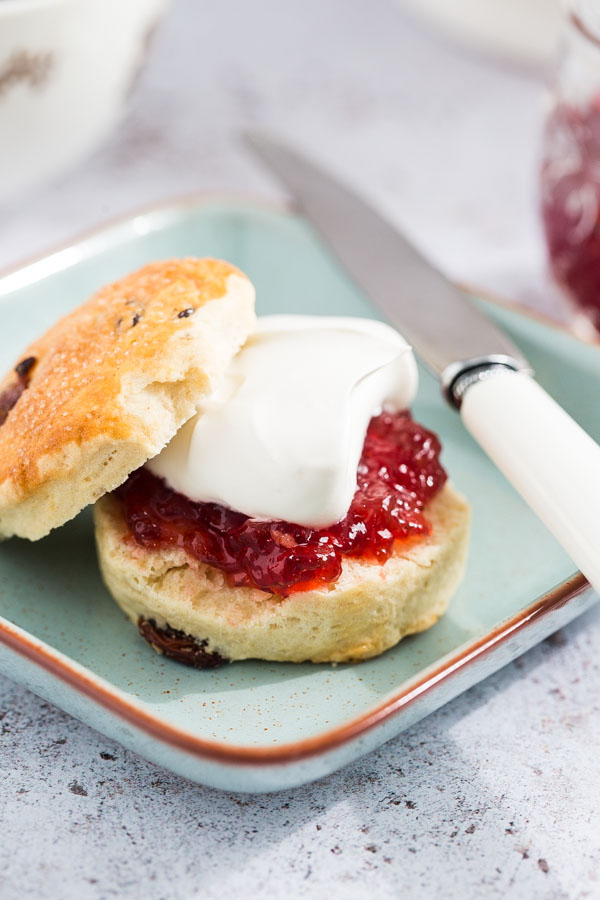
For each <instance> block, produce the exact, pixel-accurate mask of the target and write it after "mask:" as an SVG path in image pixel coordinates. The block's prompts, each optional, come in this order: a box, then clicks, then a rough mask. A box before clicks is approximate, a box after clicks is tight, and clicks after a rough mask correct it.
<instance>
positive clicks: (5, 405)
mask: <svg viewBox="0 0 600 900" xmlns="http://www.w3.org/2000/svg"><path fill="white" fill-rule="evenodd" d="M254 325H255V314H254V288H253V286H252V284H251V283H250V281H249V280H248V279H247V278H246V276H245V275H243V273H242V272H240V271H239V270H238V269H236V268H235V267H234V266H232V265H230V264H229V263H226V262H222V261H220V260H214V259H181V260H178V259H173V260H168V261H166V262H155V263H150V264H149V265H147V266H144V267H143V268H142V269H139V270H138V271H137V272H133V273H132V274H130V275H127V276H126V277H124V278H121V279H120V280H119V281H116V282H114V283H112V284H109V285H107V286H106V287H104V288H102V289H101V290H100V291H98V293H97V294H95V295H94V296H93V297H91V298H90V299H89V300H87V301H86V302H85V303H83V304H82V305H80V306H78V307H77V308H75V309H74V310H73V311H72V312H71V313H69V314H68V315H66V316H64V317H63V318H62V319H60V320H59V321H58V322H57V323H56V324H55V325H53V326H52V327H51V328H50V329H49V330H48V331H47V332H46V334H44V335H43V336H42V337H40V338H39V339H38V340H36V341H34V342H33V343H32V344H31V345H30V346H29V347H27V348H26V349H25V350H24V351H23V352H22V353H21V354H20V355H19V357H18V359H17V362H16V363H15V365H14V368H13V369H12V370H11V371H10V372H8V373H7V374H6V376H5V377H4V378H3V379H2V380H0V538H7V537H12V536H13V535H15V536H18V537H24V538H29V539H30V540H38V539H39V538H41V537H44V536H45V535H46V534H48V532H49V531H51V530H52V529H53V528H56V527H58V526H59V525H62V524H64V523H65V522H67V521H68V520H69V519H72V518H73V517H74V516H75V515H77V513H78V512H80V510H82V509H83V508H84V507H85V506H87V505H89V504H90V503H93V502H95V501H96V500H97V499H98V498H99V497H101V496H102V495H103V494H105V493H107V492H109V491H111V490H113V489H114V488H116V487H117V486H118V485H119V484H121V483H122V482H123V481H124V480H125V479H126V478H127V476H128V475H129V473H130V472H132V471H134V470H135V469H138V468H139V467H140V466H142V465H143V464H144V463H145V462H146V461H147V460H148V459H150V458H151V457H152V456H154V455H156V454H157V453H158V452H159V451H160V450H161V449H162V448H163V447H164V446H165V445H166V444H167V443H168V442H169V441H170V440H171V438H172V437H173V436H174V435H175V433H176V432H177V431H178V430H179V428H180V427H181V426H182V425H183V424H184V423H185V422H186V421H187V420H188V419H189V418H191V416H193V415H194V413H195V412H196V409H197V404H198V402H199V400H201V399H202V398H203V397H206V396H207V394H209V393H210V392H211V390H212V389H213V387H214V385H215V384H216V383H217V382H218V380H219V379H220V378H221V377H222V375H223V373H224V372H225V370H226V369H227V367H228V366H229V364H230V362H231V359H232V358H233V356H234V355H235V354H236V353H237V351H238V350H239V348H240V347H241V346H242V344H243V343H244V342H245V341H246V338H247V337H248V335H249V334H250V332H251V331H252V330H253V329H254Z"/></svg>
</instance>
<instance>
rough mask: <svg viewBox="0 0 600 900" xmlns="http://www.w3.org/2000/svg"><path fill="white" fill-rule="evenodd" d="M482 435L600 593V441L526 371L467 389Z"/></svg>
mask: <svg viewBox="0 0 600 900" xmlns="http://www.w3.org/2000/svg"><path fill="white" fill-rule="evenodd" d="M460 413H461V417H462V420H463V422H464V424H465V426H466V427H467V429H468V430H469V431H470V432H471V434H472V435H473V437H474V438H475V440H476V441H477V442H478V443H479V444H480V445H481V446H482V447H483V449H484V450H485V451H486V453H487V454H488V456H489V457H490V458H491V459H492V460H493V461H494V462H495V463H496V465H497V466H498V468H499V469H500V471H501V472H503V474H504V475H505V476H506V478H507V479H508V480H509V481H510V482H511V483H512V485H513V486H514V487H515V488H516V489H517V491H518V492H519V493H520V494H521V496H522V497H523V499H524V500H525V501H526V502H527V503H528V504H529V506H531V508H532V509H533V510H534V512H536V513H537V515H538V516H539V518H540V519H541V520H542V522H543V523H544V524H545V525H546V526H547V528H548V529H549V530H550V531H551V532H552V534H553V535H554V537H555V538H556V539H557V540H558V542H559V543H560V544H562V546H563V547H564V549H565V550H566V551H567V553H568V554H569V555H570V556H571V558H572V559H573V561H574V562H575V563H576V565H577V566H578V567H579V568H580V569H581V571H582V572H583V574H584V575H585V577H586V578H587V579H588V581H589V582H590V583H591V584H592V586H593V587H594V588H595V590H596V591H600V446H599V445H598V444H597V443H596V442H595V441H594V440H592V438H591V437H590V436H589V435H588V434H586V432H585V431H584V430H583V428H580V426H579V425H578V424H577V423H576V422H575V421H574V420H573V419H572V418H571V417H570V416H569V415H568V414H567V413H566V412H565V411H564V409H562V407H560V406H559V405H558V403H556V402H555V401H554V400H553V399H552V398H551V397H550V396H549V395H548V394H547V393H546V391H545V390H544V389H543V388H542V387H540V385H539V384H538V383H537V382H536V381H534V380H533V378H531V377H530V376H529V375H527V374H525V373H524V372H514V371H511V370H510V369H503V370H501V371H500V372H499V373H498V374H495V375H494V376H493V377H490V378H487V379H485V380H483V381H478V382H476V383H475V384H473V385H471V386H470V387H469V388H467V390H466V392H465V395H464V397H463V400H462V405H461V408H460Z"/></svg>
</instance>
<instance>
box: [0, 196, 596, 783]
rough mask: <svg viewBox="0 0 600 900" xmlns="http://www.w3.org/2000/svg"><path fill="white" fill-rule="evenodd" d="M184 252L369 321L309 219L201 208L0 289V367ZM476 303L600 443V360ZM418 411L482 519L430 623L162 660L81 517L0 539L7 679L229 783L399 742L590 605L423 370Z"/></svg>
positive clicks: (28, 272)
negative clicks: (338, 645) (338, 656)
mask: <svg viewBox="0 0 600 900" xmlns="http://www.w3.org/2000/svg"><path fill="white" fill-rule="evenodd" d="M184 255H195V256H205V255H213V256H219V257H224V258H226V259H228V260H231V261H232V262H234V263H237V264H238V265H239V266H240V267H241V268H242V269H244V271H245V272H247V274H248V275H249V276H250V278H251V279H252V281H253V282H254V284H255V285H256V288H257V296H258V309H259V312H260V313H271V312H300V313H327V314H337V315H355V316H356V315H358V316H376V315H377V314H376V312H375V311H374V310H373V308H372V307H371V306H370V305H369V303H368V301H367V300H366V299H365V297H364V296H363V295H362V294H361V293H360V291H359V290H357V288H356V287H355V286H354V285H353V284H352V283H351V282H350V281H349V280H348V278H347V277H346V276H345V275H344V273H343V272H342V271H341V270H340V269H339V267H338V266H337V264H336V263H335V261H334V260H333V258H332V257H331V255H330V254H329V253H328V251H327V250H326V249H325V247H324V246H323V245H322V244H321V243H320V241H319V240H318V239H317V238H316V237H315V234H314V233H313V232H312V231H311V229H310V228H309V227H308V226H307V225H306V224H305V223H304V222H303V221H302V220H300V219H298V218H297V217H295V216H293V215H291V214H289V213H286V212H284V211H280V210H277V211H276V210H272V209H267V208H264V207H261V206H259V205H256V204H251V203H247V204H243V203H239V202H236V203H232V202H227V201H219V200H208V201H207V200H195V201H193V202H189V203H184V204H179V205H176V206H172V207H169V208H167V209H161V210H155V211H153V212H150V213H145V214H142V215H137V216H135V217H133V218H131V219H129V220H127V221H125V222H122V223H120V224H117V225H112V226H110V227H108V228H105V229H103V230H101V231H99V232H97V233H96V234H94V235H92V236H91V237H88V238H86V239H84V240H82V241H80V242H78V243H76V244H73V245H72V246H70V247H68V248H65V249H63V250H61V251H59V252H57V253H54V254H52V255H50V256H47V257H45V258H44V259H41V260H38V261H36V262H34V263H31V264H29V265H27V266H25V267H22V268H21V269H19V270H17V271H14V272H12V273H9V274H8V275H6V276H5V277H4V278H2V279H0V312H1V316H2V320H1V321H2V332H1V334H2V336H1V341H0V342H1V348H0V368H1V369H5V368H7V367H8V366H10V365H12V364H14V361H15V359H17V358H18V355H19V351H20V350H21V349H22V348H23V347H24V346H25V345H26V344H27V342H28V341H29V340H30V339H31V338H33V337H34V336H35V335H37V334H38V333H39V332H40V331H43V330H44V329H45V328H46V327H47V326H48V325H50V324H51V323H52V322H53V321H54V320H55V319H56V317H57V316H58V315H59V314H61V313H63V312H65V311H67V310H69V309H71V308H72V307H73V306H75V305H77V304H79V303H80V302H81V301H82V300H83V299H85V297H86V296H87V295H88V294H89V293H90V292H92V291H93V290H95V289H96V288H98V287H100V286H101V285H102V284H104V283H105V282H107V281H110V280H111V279H114V278H117V277H118V276H120V275H123V274H124V273H125V272H128V271H129V270H131V269H135V268H136V267H138V266H140V265H141V264H142V263H145V262H147V261H149V260H153V259H160V258H165V257H168V256H184ZM484 306H485V307H486V309H487V311H488V312H489V313H490V315H492V316H493V318H495V319H496V320H497V321H498V322H499V323H500V324H501V325H503V326H504V327H505V328H506V329H507V330H508V331H509V332H510V334H511V335H512V337H513V338H514V339H515V340H516V341H517V343H518V344H520V345H521V347H522V348H523V350H524V351H525V353H526V355H527V356H528V357H529V359H530V360H531V362H532V363H533V365H534V367H535V369H536V370H537V373H538V377H539V380H540V381H541V383H542V384H543V385H544V386H545V387H546V388H547V389H548V390H549V391H550V393H552V394H554V396H555V397H556V398H557V399H558V400H559V402H560V403H562V404H563V405H564V406H565V407H566V408H567V409H568V410H569V412H570V413H571V414H572V415H573V416H574V417H575V418H576V419H577V420H578V421H579V422H581V424H582V425H583V426H584V427H585V428H586V429H587V430H588V431H590V432H591V433H592V434H593V436H594V437H595V438H596V439H600V412H599V407H598V403H597V397H598V392H599V390H600V349H598V348H595V347H591V346H586V345H584V344H582V343H580V342H578V341H576V340H575V339H573V338H571V337H570V336H568V335H567V334H566V333H563V332H561V331H560V330H558V329H556V328H553V327H550V326H548V325H546V324H543V323H541V322H539V321H534V320H533V319H531V318H528V317H525V316H523V315H521V314H519V313H517V312H515V311H510V310H508V309H506V308H502V307H499V306H497V305H493V304H489V303H487V304H484ZM415 413H416V416H417V417H418V418H419V419H421V420H422V421H423V422H425V423H426V424H427V425H429V426H430V427H431V428H433V429H434V430H435V431H437V432H438V433H439V434H440V435H441V437H442V440H443V443H444V446H445V451H444V460H445V463H446V465H447V468H448V469H449V471H450V472H451V473H452V478H453V480H454V482H455V483H456V484H457V486H458V487H459V488H460V489H461V490H462V491H463V492H464V493H465V494H466V495H467V497H468V498H469V500H470V501H471V503H472V505H473V511H474V517H473V537H472V544H471V553H470V560H469V565H468V571H467V575H466V578H465V580H464V583H463V585H462V586H461V588H460V590H459V592H458V594H457V595H456V597H455V599H454V601H453V603H452V605H451V608H450V610H449V612H448V613H447V614H446V616H444V618H443V619H442V620H441V621H440V622H439V623H438V624H437V625H436V626H435V627H434V628H432V629H431V630H430V631H427V632H426V633H424V634H421V635H418V636H416V637H412V638H408V639H406V640H405V641H403V642H402V643H401V644H400V645H399V646H398V647H396V648H395V649H393V650H391V651H389V652H388V653H386V654H384V655H383V656H381V657H379V658H378V659H375V660H373V661H370V662H365V663H362V664H360V665H356V666H338V667H337V668H332V667H329V666H313V665H283V664H277V665H274V664H269V663H260V662H245V663H236V664H233V665H230V666H226V667H225V668H222V669H219V670H216V671H207V672H201V671H195V670H190V669H186V668H184V667H183V666H180V665H178V664H177V663H174V662H170V661H169V660H166V659H164V658H163V657H159V656H157V655H156V654H155V653H154V652H153V651H152V650H151V649H150V647H149V646H148V645H147V644H146V643H145V642H144V641H143V640H142V639H141V638H140V637H139V635H138V634H137V632H136V630H135V628H133V627H132V626H131V625H130V624H129V623H128V622H127V621H126V620H125V618H124V616H123V614H122V613H121V612H120V611H119V609H118V608H117V607H116V606H115V604H114V603H113V602H112V600H111V599H110V597H109V596H108V594H107V592H106V590H105V589H104V587H103V586H102V583H101V581H100V577H99V575H98V569H97V567H96V560H95V555H94V545H93V539H92V527H91V518H90V514H89V511H85V512H84V513H82V514H81V515H80V516H79V517H78V518H77V519H76V520H75V521H74V522H72V523H70V524H69V525H67V526H65V527H64V528H61V529H59V530H58V531H56V532H54V533H53V534H51V535H50V536H49V537H48V538H46V539H45V540H43V541H40V542H39V543H35V544H31V543H28V542H27V541H20V540H11V541H8V542H6V543H5V544H3V545H2V546H1V547H0V612H2V614H3V616H4V618H3V619H1V620H0V671H2V672H3V673H5V674H7V675H9V676H10V677H11V678H13V679H14V680H15V681H19V682H21V683H22V684H25V685H26V686H27V687H29V688H30V689H31V690H33V691H35V692H36V693H37V694H39V695H40V696H42V697H45V698H46V699H48V700H50V701H51V702H53V703H55V704H57V705H58V706H60V707H62V708H63V709H65V710H67V711H68V712H69V713H71V714H72V715H74V716H77V717H78V718H80V719H82V720H83V721H85V722H87V723H89V724H90V725H92V726H94V727H95V728H97V729H98V730H99V731H102V732H103V733H104V734H107V735H109V736H111V737H113V738H116V739H117V740H118V741H120V742H121V743H123V744H124V745H125V746H127V747H130V748H131V749H133V750H136V751H137V752H139V753H140V754H142V755H143V756H145V757H147V758H148V759H150V760H153V761H154V762H156V763H159V764H160V765H163V766H165V767H167V768H169V769H172V770H173V771H175V772H178V773H181V774H182V775H185V776H187V777H188V778H191V779H193V780H195V781H199V782H203V783H205V784H210V785H214V786H216V787H224V788H228V789H232V790H243V791H265V790H275V789H278V788H283V787H290V786H293V785H297V784H300V783H302V782H306V781H310V780H312V779H315V778H319V777H320V776H322V775H325V774H327V773H329V772H332V771H333V770H335V769H337V768H339V767H341V766H343V765H345V764H346V763H348V762H350V761H351V760H353V759H356V758H357V757H358V756H360V755H361V754H363V753H366V752H367V751H369V750H371V749H373V748H374V747H376V746H378V745H379V744H381V743H382V742H383V741H386V740H388V739H389V738H391V737H393V736H394V735H396V734H398V732H400V731H401V730H402V729H403V728H406V727H407V726H409V725H412V724H413V723H414V722H416V721H417V720H418V719H420V718H422V717H423V716H425V715H427V713H429V712H431V711H432V710H434V709H436V708H437V707H439V706H441V704H443V703H446V702H447V701H448V700H450V699H451V698H452V697H454V696H456V695H457V694H458V693H459V692H461V691H463V690H465V689H466V688H468V687H470V686H471V685H472V684H474V683H475V682H477V681H479V680H481V679H482V678H484V677H485V676H486V675H488V674H490V673H491V672H493V671H495V670H496V669H498V668H500V666H502V665H504V664H505V663H506V662H508V661H509V660H510V659H513V658H514V657H515V656H517V655H518V654H519V653H522V652H523V651H524V650H526V649H528V648H529V647H531V646H532V645H533V644H534V643H536V642H537V641H540V640H541V639H542V638H544V637H546V636H547V635H548V634H549V633H551V632H552V631H553V630H555V629H556V628H559V627H560V626H562V625H564V624H565V623H566V622H568V621H569V620H570V619H572V618H574V617H575V616H576V615H578V614H579V613H581V612H583V611H584V610H585V609H587V608H588V607H589V606H590V605H591V604H592V603H593V602H594V599H595V597H594V594H593V592H592V591H591V590H590V589H589V587H588V586H587V583H586V582H585V581H584V579H583V578H582V576H581V575H579V574H577V573H575V574H574V572H573V568H574V567H573V564H572V563H571V561H570V560H569V558H568V557H567V556H566V554H565V553H564V552H563V551H562V550H561V549H560V547H559V546H558V545H557V544H556V542H555V541H554V539H553V538H552V537H551V536H550V534H549V533H548V532H547V531H546V529H545V528H544V527H543V526H542V525H541V524H540V523H539V522H538V520H537V519H536V517H535V516H534V515H533V514H532V513H531V512H530V511H529V509H528V508H527V507H526V506H525V505H524V504H523V502H522V501H521V500H520V499H519V497H518V496H517V495H516V494H515V493H514V491H513V490H512V489H511V488H510V487H509V485H508V484H507V482H506V481H505V480H504V478H503V477H502V476H501V475H500V474H499V473H498V472H497V470H496V469H495V468H494V466H493V465H492V464H491V463H490V462H489V461H488V459H487V458H486V456H485V455H484V454H483V453H482V452H481V451H480V450H479V448H478V447H477V446H476V445H475V444H474V442H473V441H472V440H471V439H470V438H469V437H468V435H467V434H466V432H465V431H464V429H463V427H462V425H461V423H460V420H459V418H458V416H457V415H456V414H455V413H453V412H452V411H451V410H450V409H448V408H447V407H446V406H445V405H444V403H443V402H442V400H441V398H440V394H439V390H438V387H437V384H436V383H435V381H434V380H433V379H432V378H431V377H430V376H429V375H428V374H427V373H422V378H421V386H420V390H419V396H418V402H417V404H416V406H415ZM540 452H541V453H543V452H544V448H543V447H540Z"/></svg>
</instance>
